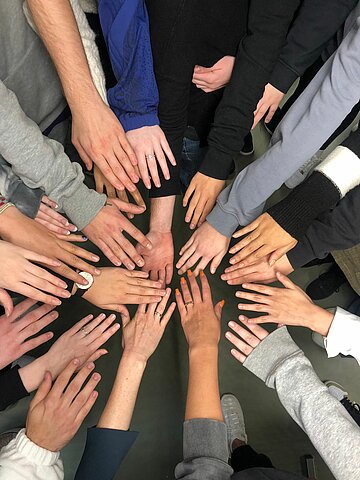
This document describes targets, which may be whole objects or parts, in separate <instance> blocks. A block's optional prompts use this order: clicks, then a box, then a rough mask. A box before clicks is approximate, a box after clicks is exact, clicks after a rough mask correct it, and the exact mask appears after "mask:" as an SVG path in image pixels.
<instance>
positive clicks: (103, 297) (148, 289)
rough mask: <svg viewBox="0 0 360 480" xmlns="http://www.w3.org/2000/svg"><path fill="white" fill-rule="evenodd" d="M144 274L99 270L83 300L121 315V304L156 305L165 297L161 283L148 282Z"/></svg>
mask: <svg viewBox="0 0 360 480" xmlns="http://www.w3.org/2000/svg"><path fill="white" fill-rule="evenodd" d="M147 277H148V274H147V273H146V272H138V271H134V272H129V271H128V270H126V269H124V268H116V267H113V268H111V267H105V268H101V275H100V276H99V277H97V278H95V279H94V283H93V284H92V286H91V287H90V288H89V289H88V290H86V292H85V294H84V295H83V298H84V299H85V300H87V301H88V302H90V303H92V304H93V305H96V306H97V307H99V308H102V309H105V310H114V311H115V312H119V313H121V312H122V310H123V304H128V305H129V304H135V305H136V304H140V303H158V302H160V300H161V299H162V297H163V296H164V295H165V290H162V284H161V282H154V281H152V280H148V278H147Z"/></svg>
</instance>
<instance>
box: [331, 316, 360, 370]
mask: <svg viewBox="0 0 360 480" xmlns="http://www.w3.org/2000/svg"><path fill="white" fill-rule="evenodd" d="M359 334H360V318H359V317H358V316H356V315H354V314H352V313H350V312H347V311H346V310H343V309H342V308H340V307H337V308H336V312H335V316H334V319H333V321H332V324H331V327H330V330H329V333H328V335H327V337H326V338H325V347H326V351H327V354H328V357H329V358H332V357H336V356H337V355H339V354H340V353H342V354H343V355H351V356H353V357H354V358H355V359H356V360H357V362H358V363H359V365H360V346H359V344H358V340H357V339H358V338H359Z"/></svg>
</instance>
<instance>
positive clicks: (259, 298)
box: [235, 291, 272, 305]
mask: <svg viewBox="0 0 360 480" xmlns="http://www.w3.org/2000/svg"><path fill="white" fill-rule="evenodd" d="M235 296H236V297H237V298H241V299H243V300H249V301H250V302H254V303H262V304H264V305H270V303H272V299H271V298H270V297H268V296H266V295H259V294H258V293H250V292H241V291H240V292H236V294H235Z"/></svg>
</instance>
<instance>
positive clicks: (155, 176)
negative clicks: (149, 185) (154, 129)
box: [147, 152, 161, 188]
mask: <svg viewBox="0 0 360 480" xmlns="http://www.w3.org/2000/svg"><path fill="white" fill-rule="evenodd" d="M149 157H150V155H148V157H147V164H148V168H149V172H150V175H151V178H152V181H153V182H154V185H155V187H157V188H159V187H161V183H160V178H159V172H158V168H157V161H156V160H157V159H156V158H154V152H151V158H149Z"/></svg>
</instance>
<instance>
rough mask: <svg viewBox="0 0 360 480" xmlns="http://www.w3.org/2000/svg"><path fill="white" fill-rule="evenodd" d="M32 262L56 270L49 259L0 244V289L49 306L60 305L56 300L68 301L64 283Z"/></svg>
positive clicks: (4, 243) (56, 262)
mask: <svg viewBox="0 0 360 480" xmlns="http://www.w3.org/2000/svg"><path fill="white" fill-rule="evenodd" d="M32 262H38V263H41V264H42V265H44V266H48V267H50V268H59V265H60V262H58V261H56V260H53V259H52V258H49V257H47V256H44V255H39V254H37V253H34V252H33V251H30V250H25V249H24V248H21V247H18V246H16V245H12V244H11V243H8V242H4V241H2V240H0V288H6V289H8V290H11V291H13V292H16V293H20V294H21V295H24V296H25V297H29V298H32V299H34V300H37V301H39V302H43V303H47V304H49V305H60V303H61V301H60V300H59V299H58V298H56V297H61V298H69V296H70V295H69V292H68V291H67V290H66V283H65V282H63V281H62V280H60V278H57V277H55V275H52V274H51V273H49V272H47V271H46V270H44V269H43V268H40V267H38V266H37V265H35V264H34V263H32ZM44 292H48V293H49V294H50V295H48V294H47V293H44Z"/></svg>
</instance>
